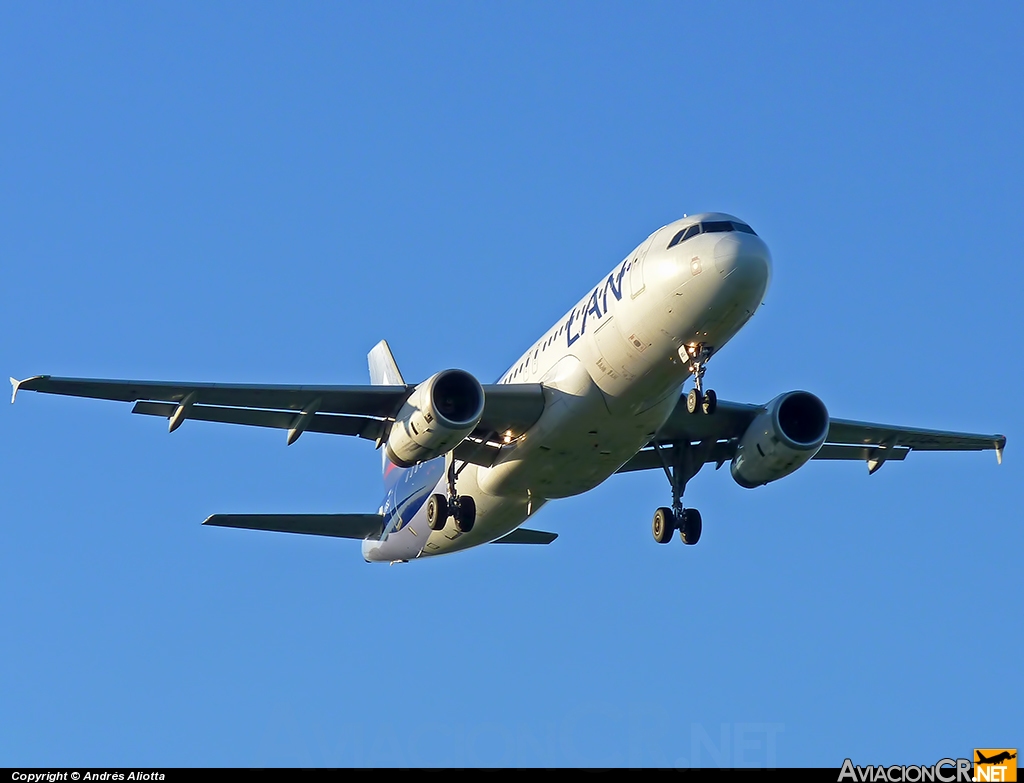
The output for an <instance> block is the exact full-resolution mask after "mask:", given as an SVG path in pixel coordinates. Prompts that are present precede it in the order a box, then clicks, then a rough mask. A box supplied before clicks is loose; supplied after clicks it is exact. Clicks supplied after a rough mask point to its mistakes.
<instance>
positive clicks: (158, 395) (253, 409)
mask: <svg viewBox="0 0 1024 783" xmlns="http://www.w3.org/2000/svg"><path fill="white" fill-rule="evenodd" d="M11 385H12V386H13V393H12V395H11V402H14V399H15V397H16V396H17V394H18V392H19V391H20V390H24V391H36V392H42V393H44V394H63V395H69V396H72V397H91V398H94V399H101V400H117V401H121V402H134V403H135V406H134V407H133V408H132V413H139V414H144V415H149V416H163V417H165V418H168V419H171V429H172V430H173V429H175V428H177V426H179V425H180V424H181V423H182V422H183V421H185V420H186V419H196V420H199V421H217V422H224V423H228V424H245V425H248V426H253V427H271V428H276V429H283V430H289V438H288V442H289V443H292V442H294V440H295V438H297V437H298V435H300V434H301V433H302V432H305V431H309V432H326V433H331V434H334V435H354V436H358V437H361V438H367V439H369V440H378V439H379V438H381V437H382V436H384V435H385V434H386V432H387V427H388V426H389V424H390V423H391V421H392V420H393V419H394V417H395V416H396V415H397V414H398V412H399V410H400V409H401V407H402V404H403V403H404V402H405V400H406V399H407V398H408V396H409V395H410V394H411V393H412V390H413V389H414V388H415V387H414V386H411V385H398V386H376V385H368V386H282V385H267V386H257V385H246V384H225V383H164V382H160V381H126V380H103V379H94V378H56V377H53V376H50V375H37V376H34V377H32V378H28V379H26V380H23V381H17V380H15V379H14V378H12V379H11ZM483 389H484V414H483V418H482V419H481V420H480V424H479V426H478V427H477V429H476V430H475V431H474V433H473V436H475V437H477V438H478V439H493V437H494V435H495V434H496V433H500V432H505V431H507V430H513V431H514V432H522V431H524V430H526V429H528V428H529V427H531V426H532V425H533V423H534V422H536V421H537V419H539V418H540V414H541V413H542V412H543V410H544V392H543V390H542V388H541V386H540V384H486V385H484V387H483Z"/></svg>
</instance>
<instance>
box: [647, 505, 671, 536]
mask: <svg viewBox="0 0 1024 783" xmlns="http://www.w3.org/2000/svg"><path fill="white" fill-rule="evenodd" d="M675 528H676V525H675V515H674V514H673V513H672V509H670V508H664V507H662V508H659V509H658V510H657V511H655V512H654V524H653V525H651V532H652V533H654V540H655V541H657V542H658V543H659V544H667V543H668V542H669V541H671V540H672V532H673V531H674V530H675Z"/></svg>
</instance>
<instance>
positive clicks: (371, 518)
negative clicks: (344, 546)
mask: <svg viewBox="0 0 1024 783" xmlns="http://www.w3.org/2000/svg"><path fill="white" fill-rule="evenodd" d="M203 524H204V525H213V526H215V527H237V528H243V529H245V530H271V531H274V532H276V533H305V534H306V535H310V536H334V537H335V538H355V539H359V540H363V539H366V538H374V537H379V536H380V534H381V532H383V530H384V523H383V517H381V515H380V514H214V515H213V516H210V517H207V518H206V521H204V522H203Z"/></svg>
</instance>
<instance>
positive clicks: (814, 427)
mask: <svg viewBox="0 0 1024 783" xmlns="http://www.w3.org/2000/svg"><path fill="white" fill-rule="evenodd" d="M766 408H767V409H766V410H765V411H763V412H762V413H760V414H758V416H757V418H755V419H754V420H753V421H752V422H750V426H749V427H747V431H746V432H744V433H743V437H742V438H740V442H739V445H738V446H737V447H736V455H735V456H734V457H733V458H732V465H731V466H730V471H731V472H732V477H733V478H734V479H735V480H736V483H737V484H739V485H740V486H741V487H746V488H747V489H753V488H754V487H759V486H761V485H762V484H767V483H768V482H769V481H775V480H777V479H780V478H783V477H784V476H788V475H789V474H790V473H792V472H793V471H795V470H796V469H797V468H799V467H800V466H801V465H803V464H805V463H806V462H807V461H808V460H809V459H811V457H813V456H814V455H815V454H817V453H818V450H819V449H820V448H821V446H822V444H823V443H824V442H825V438H826V437H827V436H828V423H829V419H828V411H827V410H826V409H825V404H824V403H823V402H822V401H821V400H819V399H818V398H817V397H815V396H814V395H813V394H811V393H810V392H805V391H792V392H786V393H785V394H780V395H779V396H778V397H776V398H775V399H774V400H772V401H771V402H770V403H768V405H767V406H766Z"/></svg>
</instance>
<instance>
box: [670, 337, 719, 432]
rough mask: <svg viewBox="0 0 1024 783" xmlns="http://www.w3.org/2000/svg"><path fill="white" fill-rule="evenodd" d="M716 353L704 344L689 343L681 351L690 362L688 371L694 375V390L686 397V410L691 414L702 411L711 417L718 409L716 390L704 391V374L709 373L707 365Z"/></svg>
mask: <svg viewBox="0 0 1024 783" xmlns="http://www.w3.org/2000/svg"><path fill="white" fill-rule="evenodd" d="M714 352H715V349H714V348H711V347H710V346H707V345H704V343H689V344H688V345H684V346H683V347H682V348H681V349H680V351H679V353H680V355H685V356H686V357H687V358H688V359H689V360H690V364H689V366H688V367H687V368H686V369H687V370H689V371H690V372H691V373H693V388H692V389H690V393H689V394H687V395H686V410H687V411H688V412H689V413H696V412H697V411H698V410H700V411H702V412H703V413H705V414H707V415H711V414H712V413H714V412H715V408H717V407H718V395H717V394H715V392H714V389H708V390H707V391H704V373H706V372H707V367H706V366H705V365H706V364H707V363H708V360H709V359H710V358H711V354H713V353H714Z"/></svg>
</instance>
